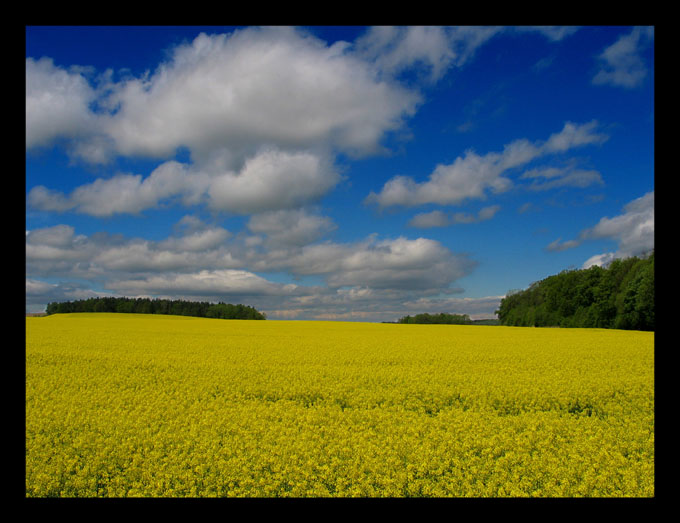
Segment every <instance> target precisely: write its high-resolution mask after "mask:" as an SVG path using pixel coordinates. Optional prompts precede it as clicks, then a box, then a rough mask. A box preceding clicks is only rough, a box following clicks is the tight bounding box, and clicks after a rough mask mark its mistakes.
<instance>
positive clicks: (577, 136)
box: [366, 121, 607, 207]
mask: <svg viewBox="0 0 680 523" xmlns="http://www.w3.org/2000/svg"><path fill="white" fill-rule="evenodd" d="M596 128H597V122H595V121H592V122H589V123H586V124H581V125H579V124H574V123H572V122H567V123H566V124H565V125H564V128H563V129H562V130H561V131H560V132H558V133H554V134H552V135H551V136H550V137H549V138H548V140H547V141H545V142H542V143H541V142H537V143H531V142H529V141H528V140H526V139H520V140H515V141H514V142H512V143H510V144H508V145H506V146H505V147H504V148H503V151H502V152H499V153H498V152H491V153H487V154H486V155H483V156H480V155H479V154H477V153H475V152H474V151H467V152H465V154H464V155H463V156H459V157H458V158H456V160H455V161H454V162H453V163H452V164H448V165H444V164H439V165H437V167H436V168H435V170H434V171H433V172H432V173H431V174H430V176H429V177H428V180H426V181H424V182H422V183H418V182H416V181H414V180H413V179H412V178H409V177H406V176H395V177H394V178H392V179H391V180H388V181H387V183H385V185H384V186H383V188H382V190H381V191H380V192H379V193H377V194H376V193H373V192H371V193H370V194H369V196H368V197H367V199H366V203H376V204H377V205H378V206H380V207H388V206H394V205H402V206H407V207H411V206H416V205H423V204H427V203H437V204H440V205H454V204H458V203H460V202H462V201H464V200H467V199H484V198H486V195H487V193H488V192H492V193H501V192H505V191H507V190H508V189H510V188H511V187H512V186H513V182H512V180H511V179H510V178H508V176H507V173H508V171H509V170H511V169H513V168H516V167H519V166H522V165H526V164H528V163H529V162H531V161H533V160H535V159H537V158H539V157H542V156H546V155H550V154H557V153H563V152H566V151H568V150H569V149H572V148H574V147H580V146H584V145H589V144H597V143H602V142H604V141H605V140H606V139H607V136H606V135H604V134H601V133H597V132H596ZM571 181H572V182H574V180H571Z"/></svg>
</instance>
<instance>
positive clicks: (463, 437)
mask: <svg viewBox="0 0 680 523" xmlns="http://www.w3.org/2000/svg"><path fill="white" fill-rule="evenodd" d="M26 495H27V496H78V497H88V496H106V497H108V496H115V497H124V496H164V497H172V496H178V497H186V496H201V497H203V496H234V497H250V496H267V497H269V496H298V497H303V496H305V497H306V496H319V497H320V496H364V497H369V496H392V497H395V496H399V497H402V496H479V497H486V496H506V497H521V496H540V497H546V496H566V497H579V496H635V497H648V496H653V495H654V334H653V333H651V332H636V331H617V330H598V329H534V328H521V327H497V326H462V325H461V326H454V325H400V324H370V323H343V322H292V321H290V322H287V321H265V322H262V321H259V322H257V321H239V320H214V319H205V318H189V317H176V316H160V315H159V316H152V315H135V314H84V313H81V314H71V315H68V314H65V315H54V316H48V317H45V318H26Z"/></svg>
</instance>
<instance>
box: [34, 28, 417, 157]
mask: <svg viewBox="0 0 680 523" xmlns="http://www.w3.org/2000/svg"><path fill="white" fill-rule="evenodd" d="M347 46H348V44H346V43H342V42H339V43H337V44H334V45H331V46H328V45H326V43H325V42H323V41H321V40H319V39H317V38H315V37H313V36H311V35H309V34H306V33H304V32H302V31H300V30H298V29H295V28H291V27H264V28H246V29H241V30H237V31H234V32H233V33H231V34H220V35H207V34H200V35H199V36H198V37H196V38H195V39H194V40H193V41H192V42H189V43H186V44H181V45H178V46H177V47H176V48H174V49H173V50H172V52H171V53H169V56H170V58H169V59H168V60H167V61H166V62H164V63H162V64H160V65H159V67H158V68H157V69H156V70H155V71H154V72H153V73H152V74H148V75H145V76H143V77H140V78H130V77H128V78H126V79H124V80H122V81H120V82H118V83H114V82H109V83H108V84H107V89H106V90H105V91H104V90H101V91H100V92H101V93H104V94H101V96H100V98H99V99H97V102H98V104H99V106H100V107H102V108H106V109H107V110H102V111H100V114H99V115H98V118H97V120H98V125H97V127H96V132H95V134H93V135H92V139H88V140H85V141H83V142H81V143H80V144H79V145H80V147H79V148H78V149H77V150H78V151H81V152H83V154H85V153H86V156H87V158H88V159H91V160H94V159H96V158H105V157H107V156H109V155H110V154H112V153H116V154H121V155H125V156H137V155H141V156H148V157H154V158H162V159H168V158H171V157H173V156H174V154H175V152H176V150H177V148H179V147H186V148H188V149H189V151H190V152H191V155H192V158H193V160H194V161H196V162H198V163H206V162H210V161H214V159H215V157H216V156H217V157H220V158H221V159H222V160H225V159H227V160H228V165H226V167H227V168H228V169H230V170H235V169H240V167H241V165H242V163H243V161H244V159H245V158H247V157H249V156H252V155H253V154H254V153H255V151H256V150H257V149H259V148H260V147H261V146H262V145H263V144H264V145H269V146H274V147H278V148H281V149H286V150H299V149H310V148H312V149H315V148H324V149H329V148H336V149H338V150H341V151H344V152H348V153H353V154H368V153H372V152H375V151H376V150H379V149H380V141H381V140H382V138H383V136H384V134H385V133H387V132H390V131H393V130H396V129H398V128H400V127H401V126H402V125H403V120H404V118H405V117H407V116H410V115H412V114H413V112H414V111H415V108H416V106H417V105H418V103H420V95H419V94H417V93H416V92H414V91H410V90H407V89H405V88H403V87H401V86H399V85H398V84H396V83H395V82H390V81H387V80H385V79H377V78H376V75H375V71H374V69H373V67H372V65H371V64H369V63H367V62H366V61H364V60H362V59H360V58H358V57H356V56H355V55H354V54H352V53H350V52H347V50H346V49H347ZM38 73H43V74H42V76H40V75H39V74H38ZM27 84H28V85H27V115H30V118H29V119H28V122H27V145H28V146H32V145H35V144H38V143H43V142H45V141H46V140H47V139H48V138H54V137H56V136H58V135H60V134H63V133H69V134H71V135H75V134H77V133H76V131H80V130H81V129H82V128H83V126H84V123H83V121H87V120H88V118H91V117H92V116H93V114H92V112H91V111H89V110H88V103H90V102H92V101H93V96H94V95H95V94H94V91H93V89H92V88H90V87H89V86H88V83H87V81H86V80H85V79H84V78H83V77H82V75H74V74H68V73H67V72H65V71H64V70H62V69H59V68H56V67H55V66H54V65H53V64H51V63H41V64H40V67H36V63H35V62H33V61H32V60H30V59H29V60H27ZM62 86H63V87H62ZM58 87H61V89H57V88H58ZM50 92H55V93H58V94H60V95H61V98H60V101H62V100H63V102H62V103H58V104H56V105H54V104H52V103H51V102H53V101H54V100H53V99H52V100H48V99H47V93H50ZM62 93H63V94H62ZM53 105H54V106H55V107H56V108H58V110H59V111H60V112H58V113H55V111H57V109H55V108H51V107H52V106H53ZM44 108H48V109H49V108H51V109H50V110H49V111H43V109H44ZM89 130H90V131H95V129H92V128H89ZM98 149H99V150H98ZM105 149H111V151H106V150H105Z"/></svg>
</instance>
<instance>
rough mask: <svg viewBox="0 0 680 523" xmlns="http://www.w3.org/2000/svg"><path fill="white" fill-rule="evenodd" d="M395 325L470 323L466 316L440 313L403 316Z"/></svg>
mask: <svg viewBox="0 0 680 523" xmlns="http://www.w3.org/2000/svg"><path fill="white" fill-rule="evenodd" d="M397 323H441V324H446V325H471V324H472V321H471V320H470V316H468V315H467V314H448V313H446V312H441V313H439V314H428V313H427V312H425V313H423V314H416V315H415V316H410V315H409V316H404V317H403V318H399V319H398V320H397Z"/></svg>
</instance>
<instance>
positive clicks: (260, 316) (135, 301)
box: [45, 297, 267, 320]
mask: <svg viewBox="0 0 680 523" xmlns="http://www.w3.org/2000/svg"><path fill="white" fill-rule="evenodd" d="M45 312H46V314H47V315H50V314H59V313H71V312H123V313H135V314H172V315H177V316H197V317H199V318H222V319H232V320H265V319H267V316H266V315H265V314H264V313H262V312H259V311H258V310H256V309H255V308H253V307H250V306H249V305H242V304H238V305H232V304H230V303H224V302H219V303H209V302H196V301H186V300H166V299H160V298H155V299H153V300H152V299H149V298H125V297H121V298H115V297H96V298H87V299H85V300H76V301H64V302H52V303H48V304H47V309H46V311H45Z"/></svg>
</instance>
